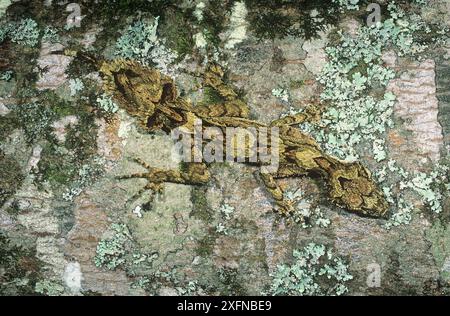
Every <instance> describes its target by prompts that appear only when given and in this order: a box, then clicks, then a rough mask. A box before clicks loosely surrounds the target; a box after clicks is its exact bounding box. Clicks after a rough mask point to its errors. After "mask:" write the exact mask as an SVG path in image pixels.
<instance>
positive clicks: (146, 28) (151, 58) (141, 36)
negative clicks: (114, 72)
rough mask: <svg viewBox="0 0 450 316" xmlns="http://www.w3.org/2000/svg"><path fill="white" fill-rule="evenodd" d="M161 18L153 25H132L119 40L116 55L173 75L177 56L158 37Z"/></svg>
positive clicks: (141, 22)
mask: <svg viewBox="0 0 450 316" xmlns="http://www.w3.org/2000/svg"><path fill="white" fill-rule="evenodd" d="M158 24H159V17H157V18H155V20H154V21H153V23H151V24H150V23H148V22H145V21H138V22H136V23H134V24H132V25H130V26H129V27H128V28H127V30H126V31H125V33H124V34H123V35H122V36H121V37H120V38H119V39H118V40H117V42H116V45H115V51H114V54H115V55H116V56H117V57H122V58H126V59H133V60H136V61H139V62H140V63H142V64H143V65H151V66H154V67H156V68H158V69H159V70H160V71H162V72H163V73H165V74H169V73H172V67H173V66H172V65H171V64H172V63H173V62H174V61H175V59H176V58H177V54H176V53H175V52H173V51H171V50H170V49H168V48H167V47H166V46H165V45H164V41H162V40H160V39H159V38H158V36H157V33H156V32H157V29H158Z"/></svg>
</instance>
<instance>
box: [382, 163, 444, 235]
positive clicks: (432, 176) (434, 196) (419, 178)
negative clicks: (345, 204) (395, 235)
mask: <svg viewBox="0 0 450 316" xmlns="http://www.w3.org/2000/svg"><path fill="white" fill-rule="evenodd" d="M388 173H389V174H390V175H391V176H390V177H387V175H388ZM375 176H376V179H377V181H378V182H379V183H381V184H382V185H383V192H384V195H385V196H386V199H387V201H388V202H389V203H390V204H391V205H392V206H394V208H395V210H396V211H395V213H393V214H392V216H391V218H390V219H389V221H388V222H387V223H386V224H385V227H386V228H388V229H389V228H392V227H396V226H400V225H405V224H409V223H410V222H411V220H412V216H413V212H414V210H415V209H416V207H415V206H414V204H413V203H412V202H410V201H408V200H407V198H406V194H407V193H408V191H409V192H415V193H416V194H418V195H419V197H420V199H421V202H422V204H423V205H424V206H426V207H428V208H429V209H430V210H431V211H432V213H434V214H439V213H441V212H442V205H443V200H444V197H445V196H446V195H448V186H449V183H450V175H449V168H448V166H447V165H446V164H444V163H439V164H436V165H435V167H434V168H433V170H432V171H431V172H429V173H424V172H415V173H411V172H407V171H406V170H405V169H404V168H402V167H400V166H399V165H398V163H397V162H396V161H395V160H393V159H390V160H389V161H388V163H387V165H385V166H383V167H382V168H381V169H380V170H378V171H377V172H376V173H375ZM394 191H395V192H396V194H394Z"/></svg>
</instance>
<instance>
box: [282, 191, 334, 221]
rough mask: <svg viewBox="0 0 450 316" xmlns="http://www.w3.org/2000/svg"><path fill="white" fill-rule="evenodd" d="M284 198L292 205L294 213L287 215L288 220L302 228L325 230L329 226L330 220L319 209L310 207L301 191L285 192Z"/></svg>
mask: <svg viewBox="0 0 450 316" xmlns="http://www.w3.org/2000/svg"><path fill="white" fill-rule="evenodd" d="M284 198H285V199H286V200H289V201H292V202H293V203H294V212H293V213H292V214H290V215H289V220H293V221H294V222H295V223H300V224H301V226H302V228H311V227H313V226H317V227H322V228H326V227H328V226H329V225H330V224H331V221H330V219H328V218H326V217H325V215H324V213H323V211H322V209H321V208H320V207H312V205H311V202H310V201H309V200H308V199H307V198H305V196H304V193H303V192H302V190H301V189H298V190H296V191H291V190H288V191H285V192H284Z"/></svg>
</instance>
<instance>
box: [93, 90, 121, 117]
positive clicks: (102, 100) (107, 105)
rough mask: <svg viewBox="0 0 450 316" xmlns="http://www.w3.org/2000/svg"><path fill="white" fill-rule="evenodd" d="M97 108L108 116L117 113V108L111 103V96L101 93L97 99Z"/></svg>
mask: <svg viewBox="0 0 450 316" xmlns="http://www.w3.org/2000/svg"><path fill="white" fill-rule="evenodd" d="M97 107H98V108H99V109H100V110H101V111H103V112H105V113H109V114H114V113H116V112H117V111H119V106H118V105H117V104H116V103H115V102H114V101H113V99H112V98H111V96H109V95H107V94H105V93H103V94H102V95H100V96H99V97H98V98H97Z"/></svg>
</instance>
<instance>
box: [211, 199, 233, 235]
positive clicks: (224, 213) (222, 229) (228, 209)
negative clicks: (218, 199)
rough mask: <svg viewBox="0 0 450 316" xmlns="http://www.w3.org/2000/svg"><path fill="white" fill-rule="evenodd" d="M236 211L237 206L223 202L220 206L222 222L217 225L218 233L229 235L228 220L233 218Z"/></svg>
mask: <svg viewBox="0 0 450 316" xmlns="http://www.w3.org/2000/svg"><path fill="white" fill-rule="evenodd" d="M234 212H235V208H234V207H232V206H230V205H228V204H223V205H222V206H221V207H220V215H221V220H222V222H219V223H218V224H217V225H216V232H217V233H218V234H223V235H228V233H229V231H228V227H227V222H228V221H229V220H230V219H231V218H232V216H233V214H234Z"/></svg>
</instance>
